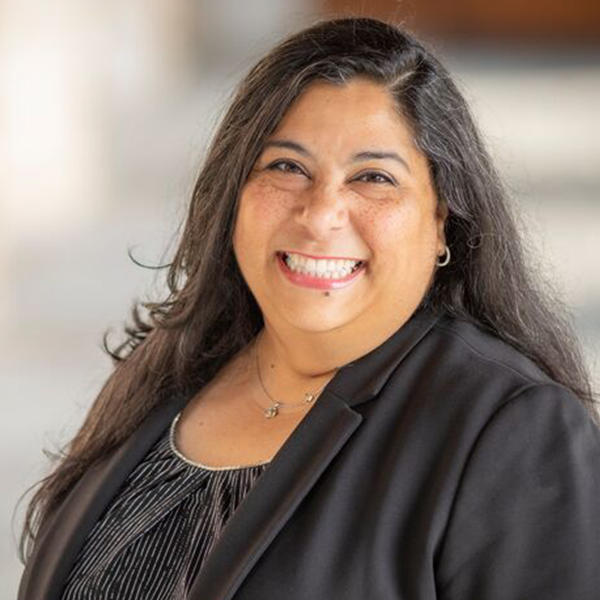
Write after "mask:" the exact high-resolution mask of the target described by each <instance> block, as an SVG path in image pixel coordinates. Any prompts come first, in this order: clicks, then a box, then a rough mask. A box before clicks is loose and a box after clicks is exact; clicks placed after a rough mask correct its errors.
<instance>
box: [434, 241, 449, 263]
mask: <svg viewBox="0 0 600 600" xmlns="http://www.w3.org/2000/svg"><path fill="white" fill-rule="evenodd" d="M445 254H446V256H445V258H444V260H442V261H441V262H440V260H439V259H440V258H441V257H440V256H438V260H436V261H435V264H436V266H438V267H445V266H446V265H447V264H448V263H449V262H450V248H448V246H446V252H445Z"/></svg>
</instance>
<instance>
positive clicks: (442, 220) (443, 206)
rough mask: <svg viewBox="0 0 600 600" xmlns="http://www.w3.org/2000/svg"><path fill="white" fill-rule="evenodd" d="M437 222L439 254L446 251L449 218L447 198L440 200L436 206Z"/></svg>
mask: <svg viewBox="0 0 600 600" xmlns="http://www.w3.org/2000/svg"><path fill="white" fill-rule="evenodd" d="M435 212H436V215H435V219H436V223H437V237H438V244H439V251H438V254H443V253H444V247H445V246H446V231H445V227H446V219H447V218H448V213H449V211H448V204H447V203H446V201H445V200H439V201H438V203H437V207H436V211H435Z"/></svg>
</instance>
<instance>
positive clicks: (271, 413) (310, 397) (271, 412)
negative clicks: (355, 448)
mask: <svg viewBox="0 0 600 600" xmlns="http://www.w3.org/2000/svg"><path fill="white" fill-rule="evenodd" d="M257 341H258V340H257ZM254 354H255V356H256V372H257V373H258V380H259V381H260V386H261V387H262V389H263V392H264V393H265V394H266V396H267V397H268V398H269V400H271V402H272V403H273V404H272V405H271V406H269V407H268V408H264V407H263V406H261V408H262V409H263V414H264V416H265V418H267V419H272V418H273V417H276V416H277V415H278V414H279V407H280V406H303V405H304V404H311V403H312V402H313V401H314V400H315V398H317V396H318V395H319V394H320V393H321V392H322V391H323V389H324V388H325V385H327V384H325V385H324V386H323V387H322V388H320V389H319V390H317V391H316V392H312V393H311V392H305V393H304V400H303V401H302V402H300V403H298V404H290V403H289V402H285V403H284V402H279V401H277V400H275V398H273V397H272V396H271V394H269V392H268V391H267V388H266V387H265V384H264V382H263V380H262V376H261V374H260V365H259V364H258V343H256V342H255V346H254Z"/></svg>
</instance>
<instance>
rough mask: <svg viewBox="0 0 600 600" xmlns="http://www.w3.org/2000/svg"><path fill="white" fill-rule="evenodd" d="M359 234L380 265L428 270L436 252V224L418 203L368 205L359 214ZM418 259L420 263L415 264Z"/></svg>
mask: <svg viewBox="0 0 600 600" xmlns="http://www.w3.org/2000/svg"><path fill="white" fill-rule="evenodd" d="M358 222H359V223H360V234H361V236H362V237H363V239H365V240H367V243H368V244H369V246H370V247H371V249H372V252H373V253H374V258H376V259H377V260H376V262H378V263H380V264H389V263H396V264H398V263H400V264H401V265H407V266H410V268H411V269H412V268H415V267H417V266H418V265H419V264H421V265H423V267H426V266H427V267H428V266H429V263H430V262H431V256H432V255H433V254H435V249H436V235H437V234H436V224H435V221H434V219H433V218H432V217H430V216H429V215H427V214H425V213H424V211H423V210H422V209H421V207H420V206H419V205H418V204H415V203H412V202H407V203H405V204H402V205H396V206H390V205H388V206H379V207H378V206H376V205H375V206H368V207H365V208H364V209H363V210H362V211H361V216H360V219H359V220H358ZM416 257H419V258H421V259H422V260H418V261H416V260H415V258H416Z"/></svg>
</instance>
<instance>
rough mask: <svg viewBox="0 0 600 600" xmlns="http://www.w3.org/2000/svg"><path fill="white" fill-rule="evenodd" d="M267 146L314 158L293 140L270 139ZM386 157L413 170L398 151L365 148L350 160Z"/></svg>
mask: <svg viewBox="0 0 600 600" xmlns="http://www.w3.org/2000/svg"><path fill="white" fill-rule="evenodd" d="M267 148H287V149H288V150H294V151H295V152H297V153H298V154H302V156H306V157H307V158H312V159H314V157H313V155H312V154H311V153H310V152H309V151H308V150H307V149H306V148H305V147H304V146H302V145H301V144H298V142H293V141H292V140H269V141H267V142H265V144H264V146H263V150H266V149H267ZM385 158H390V159H392V160H395V161H396V162H398V163H400V164H401V165H402V166H403V167H404V168H405V169H406V170H407V171H408V172H409V173H410V172H411V171H410V167H409V166H408V163H407V162H406V161H405V160H404V159H403V158H402V157H401V156H400V155H399V154H398V153H397V152H393V151H391V150H385V151H384V150H363V151H362V152H357V153H356V154H353V155H352V156H351V157H350V162H360V161H362V160H372V159H385Z"/></svg>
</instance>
